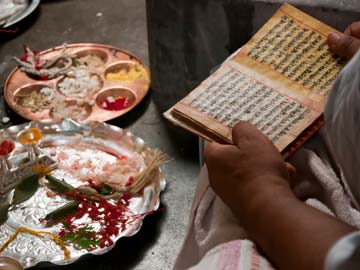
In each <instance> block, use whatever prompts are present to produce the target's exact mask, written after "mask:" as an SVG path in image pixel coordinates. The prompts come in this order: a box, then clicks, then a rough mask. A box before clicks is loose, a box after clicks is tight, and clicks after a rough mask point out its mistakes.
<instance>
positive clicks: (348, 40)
mask: <svg viewBox="0 0 360 270" xmlns="http://www.w3.org/2000/svg"><path fill="white" fill-rule="evenodd" d="M327 42H328V45H329V47H330V49H331V50H332V51H334V52H335V53H337V54H339V55H341V56H345V57H346V58H348V59H350V58H351V57H353V56H354V54H355V53H356V52H357V51H358V50H359V49H360V22H355V23H352V24H350V25H349V26H348V27H347V28H346V29H345V31H344V33H339V32H334V33H331V34H330V35H329V36H328V39H327Z"/></svg>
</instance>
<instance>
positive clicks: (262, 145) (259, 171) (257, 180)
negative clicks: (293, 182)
mask: <svg viewBox="0 0 360 270" xmlns="http://www.w3.org/2000/svg"><path fill="white" fill-rule="evenodd" d="M232 138H233V143H234V145H222V144H218V143H210V144H208V146H207V147H206V148H205V153H204V156H205V163H206V165H207V168H208V172H209V181H210V185H211V187H212V188H213V190H214V191H215V192H216V193H217V194H218V195H219V196H220V197H221V199H222V200H223V201H224V202H225V203H226V204H227V205H228V206H229V207H230V208H231V209H232V210H234V208H237V207H239V208H243V207H246V206H248V205H250V200H252V199H254V198H256V197H257V196H256V195H258V194H264V192H270V193H271V192H272V190H274V188H277V187H281V188H285V189H289V190H290V188H289V183H288V182H289V180H290V175H289V170H290V171H293V168H292V167H288V166H287V164H286V163H285V162H284V161H283V159H282V157H281V155H280V153H279V152H278V150H277V149H276V148H275V146H274V145H273V144H272V143H271V141H270V140H269V139H268V138H267V137H266V136H265V135H263V134H262V133H261V132H260V131H259V130H257V129H256V127H254V126H253V125H251V124H250V123H249V122H243V121H242V122H239V123H238V124H237V125H236V126H235V127H234V128H233V130H232ZM290 173H291V172H290ZM260 196H261V195H260Z"/></svg>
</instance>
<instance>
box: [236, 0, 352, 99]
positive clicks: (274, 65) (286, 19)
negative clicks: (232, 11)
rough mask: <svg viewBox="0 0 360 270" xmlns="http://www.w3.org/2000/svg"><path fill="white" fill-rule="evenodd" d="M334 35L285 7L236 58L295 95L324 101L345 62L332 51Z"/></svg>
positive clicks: (287, 5) (321, 25) (322, 26)
mask: <svg viewBox="0 0 360 270" xmlns="http://www.w3.org/2000/svg"><path fill="white" fill-rule="evenodd" d="M332 32H335V30H334V29H332V28H330V27H329V26H327V25H325V24H323V23H321V22H319V21H317V20H315V19H314V18H311V17H310V16H308V15H306V14H304V13H302V12H301V11H299V10H297V9H296V8H294V7H292V6H290V5H289V4H284V5H283V6H282V7H281V8H280V9H279V10H278V11H277V12H276V13H275V15H274V16H273V17H271V19H270V20H269V21H268V22H267V23H266V24H265V25H264V26H263V27H262V28H261V29H260V30H259V31H258V32H257V33H256V35H255V36H253V37H252V38H251V40H250V41H249V42H248V43H247V44H246V45H245V46H244V47H243V48H242V49H241V51H240V52H239V53H238V54H237V55H236V56H235V57H234V58H233V61H234V62H236V63H238V64H240V65H244V66H247V67H248V68H249V69H251V70H253V71H255V72H259V73H260V74H261V73H263V72H264V71H265V72H266V71H267V72H268V74H267V77H268V78H271V79H273V80H276V81H278V82H280V83H282V84H283V85H284V87H285V88H289V86H291V89H292V92H295V91H300V93H301V94H302V95H307V96H309V97H310V98H313V99H315V100H318V101H321V100H325V98H322V97H323V96H326V95H327V92H328V91H329V89H330V87H331V84H332V83H333V81H334V80H335V78H336V75H337V74H338V73H339V72H340V70H341V69H342V67H343V66H344V65H345V62H346V60H345V59H344V58H341V57H339V56H337V55H335V54H334V53H332V52H331V51H330V50H329V47H328V46H327V43H326V40H327V36H328V35H329V34H330V33H332Z"/></svg>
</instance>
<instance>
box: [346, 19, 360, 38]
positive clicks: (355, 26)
mask: <svg viewBox="0 0 360 270" xmlns="http://www.w3.org/2000/svg"><path fill="white" fill-rule="evenodd" d="M344 34H345V35H348V36H353V37H355V38H359V39H360V22H355V23H352V24H350V25H349V26H348V27H347V28H346V29H345V31H344Z"/></svg>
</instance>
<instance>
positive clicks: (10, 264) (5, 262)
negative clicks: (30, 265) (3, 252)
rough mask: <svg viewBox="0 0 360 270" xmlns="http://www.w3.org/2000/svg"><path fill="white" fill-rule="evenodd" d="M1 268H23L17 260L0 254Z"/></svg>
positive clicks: (2, 269)
mask: <svg viewBox="0 0 360 270" xmlns="http://www.w3.org/2000/svg"><path fill="white" fill-rule="evenodd" d="M0 269H1V270H23V269H24V267H23V266H22V265H21V263H19V262H18V261H17V260H15V259H12V258H10V257H5V256H0Z"/></svg>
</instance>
